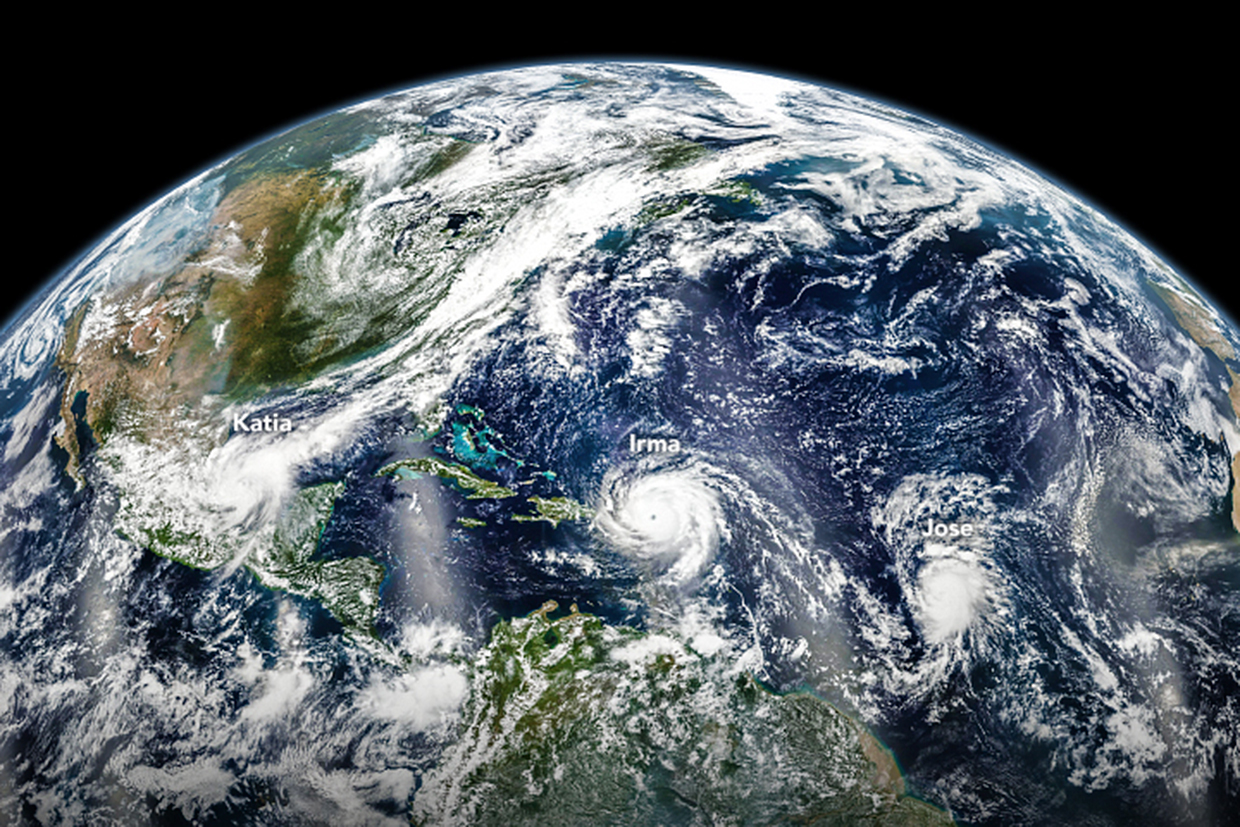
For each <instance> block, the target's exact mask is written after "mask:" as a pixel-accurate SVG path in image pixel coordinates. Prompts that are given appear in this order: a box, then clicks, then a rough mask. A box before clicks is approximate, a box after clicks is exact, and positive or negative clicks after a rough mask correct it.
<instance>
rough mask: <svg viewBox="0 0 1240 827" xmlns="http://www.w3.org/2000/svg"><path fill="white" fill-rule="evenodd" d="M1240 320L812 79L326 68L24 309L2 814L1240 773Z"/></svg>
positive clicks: (12, 356) (1098, 820) (990, 806)
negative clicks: (341, 78) (409, 82)
mask: <svg viewBox="0 0 1240 827" xmlns="http://www.w3.org/2000/svg"><path fill="white" fill-rule="evenodd" d="M1237 348H1240V329H1238V328H1237V326H1236V323H1235V322H1234V321H1233V320H1232V319H1230V318H1228V316H1227V315H1226V313H1225V312H1223V311H1222V310H1220V309H1219V308H1218V307H1217V306H1215V305H1214V304H1213V303H1212V302H1211V301H1210V300H1209V299H1208V298H1207V297H1205V296H1204V295H1203V294H1202V293H1201V292H1200V291H1198V290H1197V289H1196V288H1195V287H1194V286H1193V284H1192V283H1191V281H1190V280H1189V278H1188V277H1186V276H1185V275H1184V274H1181V273H1177V272H1176V271H1175V270H1174V269H1173V268H1171V267H1170V266H1168V265H1167V264H1166V263H1165V262H1163V261H1162V260H1160V259H1159V258H1158V256H1156V255H1155V254H1154V253H1153V252H1151V251H1150V250H1149V249H1147V248H1146V247H1145V246H1143V244H1142V243H1141V242H1139V241H1138V240H1136V239H1134V238H1133V237H1132V236H1131V235H1129V234H1128V233H1126V232H1125V231H1124V230H1123V229H1121V228H1120V227H1118V226H1116V225H1115V224H1114V223H1112V222H1111V221H1109V220H1108V219H1107V218H1106V217H1104V216H1103V215H1101V214H1099V213H1098V212H1097V211H1095V210H1094V209H1092V208H1091V207H1090V206H1089V205H1087V204H1086V203H1084V202H1083V201H1081V200H1080V199H1079V198H1077V197H1075V196H1074V195H1072V194H1069V193H1067V192H1065V191H1063V190H1061V189H1059V188H1057V187H1056V186H1055V185H1053V184H1051V183H1049V182H1048V181H1046V180H1045V179H1043V178H1041V177H1039V175H1038V174H1036V173H1035V172H1033V171H1031V170H1029V169H1027V168H1026V167H1024V166H1022V165H1020V164H1019V163H1017V162H1015V161H1013V160H1011V159H1009V158H1006V157H1004V156H1003V155H1001V154H999V153H997V152H995V151H993V150H991V149H988V148H986V147H984V146H981V145H979V144H978V143H976V142H974V141H972V140H970V139H969V138H967V137H964V136H962V135H960V134H957V133H955V132H952V131H950V130H948V129H945V128H943V127H941V126H938V125H936V124H934V123H932V122H930V121H928V120H925V119H924V118H922V117H920V116H917V115H913V114H909V113H906V112H902V111H899V110H898V109H895V108H892V107H891V106H888V105H886V104H883V103H878V102H873V101H869V100H864V99H861V98H858V97H855V96H852V95H849V94H844V93H841V92H838V91H834V90H832V89H828V88H824V87H821V86H817V85H814V84H810V83H806V82H802V81H795V80H788V79H784V78H777V77H768V76H764V75H759V74H753V73H749V72H740V71H736V70H730V69H720V68H712V67H698V66H680V65H663V64H643V63H615V62H605V61H604V62H597V63H581V64H572V65H563V66H539V67H526V68H516V69H510V70H504V71H497V72H491V73H487V74H479V75H473V76H468V77H461V78H456V79H452V80H445V81H440V82H435V83H431V84H428V85H423V86H419V87H416V88H413V89H409V90H407V91H402V92H400V93H397V94H392V95H388V96H385V97H382V98H379V99H376V100H372V101H368V102H365V103H360V104H358V105H354V106H350V107H348V108H346V109H343V110H340V111H338V112H335V113H332V114H329V115H327V116H325V117H321V118H318V119H317V120H313V121H311V122H309V123H306V124H304V125H302V126H299V127H296V128H294V129H292V130H290V131H288V132H286V133H284V134H281V135H278V136H276V137H273V138H270V139H268V140H265V141H263V142H261V143H259V144H257V145H255V146H254V147H252V148H250V149H247V150H245V151H244V152H241V153H240V154H238V155H236V156H235V157H233V158H230V159H228V160H227V161H225V162H223V163H221V164H219V165H218V166H216V167H214V168H212V169H210V170H207V171H206V172H204V173H203V174H201V175H200V176H198V177H196V178H195V179H193V180H192V181H189V182H188V183H186V184H184V185H183V186H180V187H178V188H177V189H176V190H175V191H173V192H171V193H169V194H167V195H166V196H165V197H163V198H161V199H160V200H158V201H157V202H156V203H154V204H152V205H151V206H149V207H148V208H146V209H145V210H143V211H142V212H141V213H140V214H138V215H136V216H134V217H133V218H132V219H131V220H129V221H128V222H126V223H125V224H123V225H122V226H120V227H119V228H117V229H116V230H115V231H114V232H112V233H111V235H109V236H108V237H107V238H106V239H104V240H103V241H102V242H101V243H100V244H99V245H98V246H97V247H96V248H95V249H93V250H92V251H90V252H89V253H88V254H87V255H85V256H84V257H83V258H82V259H81V260H80V261H79V262H78V263H76V264H75V265H74V266H73V267H71V268H70V269H68V270H67V271H66V272H64V273H63V274H59V275H58V276H57V277H56V278H54V279H52V280H51V281H49V282H48V284H47V285H46V286H45V288H44V290H43V292H42V293H41V294H40V295H39V296H38V297H37V298H36V299H34V300H32V302H31V303H30V304H29V305H28V306H27V307H26V308H25V309H24V310H23V311H22V313H21V314H19V315H18V316H17V317H15V318H14V319H11V320H10V321H9V323H8V325H7V327H6V328H5V329H4V331H3V332H2V333H0V441H2V442H3V445H4V449H3V456H2V458H0V514H2V518H0V813H2V814H3V815H2V817H0V820H3V821H5V822H6V823H14V824H67V823H75V824H86V823H89V824H135V825H174V824H199V825H226V824H281V825H291V824H332V825H350V824H357V825H372V824H410V823H412V824H416V825H440V824H445V825H450V824H461V825H473V824H504V825H514V824H540V825H560V824H562V825H591V824H599V825H604V824H605V825H622V824H623V825H656V824H657V825H708V824H709V825H751V824H771V825H774V824H788V825H791V824H814V825H834V824H841V825H843V824H875V825H877V824H883V825H891V824H916V825H938V824H952V823H955V824H962V825H1091V827H1097V826H1100V825H1122V824H1131V823H1159V824H1175V825H1206V824H1221V823H1223V822H1224V821H1225V820H1226V818H1227V817H1228V815H1229V814H1231V813H1233V812H1234V809H1233V808H1234V807H1235V806H1236V804H1237V801H1238V800H1240V683H1238V680H1240V678H1238V676H1240V539H1238V535H1240V502H1237V499H1236V491H1235V486H1236V479H1237V477H1240V427H1238V426H1240V419H1238V416H1240V357H1238V355H1237Z"/></svg>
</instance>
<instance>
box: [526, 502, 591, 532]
mask: <svg viewBox="0 0 1240 827" xmlns="http://www.w3.org/2000/svg"><path fill="white" fill-rule="evenodd" d="M526 502H530V503H533V505H534V509H535V510H536V511H537V512H538V513H537V514H532V515H527V514H516V515H514V516H513V519H514V520H518V521H520V522H525V523H531V522H537V521H539V520H542V521H545V522H548V523H551V527H552V528H556V527H558V526H559V525H560V523H562V522H564V521H565V520H588V519H590V518H591V517H593V516H594V512H593V511H592V510H590V509H589V508H588V507H586V506H584V505H582V504H581V503H579V502H577V501H576V500H570V499H569V498H568V497H551V498H549V499H548V498H544V497H530V498H529V499H527V500H526Z"/></svg>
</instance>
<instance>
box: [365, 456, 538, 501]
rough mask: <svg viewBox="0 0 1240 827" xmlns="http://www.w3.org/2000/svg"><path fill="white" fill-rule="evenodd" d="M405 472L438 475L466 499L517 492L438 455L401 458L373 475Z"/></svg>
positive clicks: (513, 494) (514, 494)
mask: <svg viewBox="0 0 1240 827" xmlns="http://www.w3.org/2000/svg"><path fill="white" fill-rule="evenodd" d="M407 472H413V474H414V475H418V474H429V475H430V476H433V477H439V478H440V479H441V480H444V481H445V482H449V483H451V484H452V485H454V486H455V487H456V488H458V489H460V490H461V491H463V492H466V497H467V499H471V500H478V499H483V498H486V499H493V500H500V499H504V498H505V497H515V496H517V492H515V491H513V490H512V489H510V488H505V487H503V486H502V485H500V484H499V483H497V482H492V481H491V480H488V479H484V478H483V477H480V476H478V475H477V474H475V473H474V472H473V471H471V470H469V469H468V468H466V467H465V466H464V465H457V464H455V463H451V462H445V461H444V460H442V459H439V458H438V457H420V458H417V459H402V460H397V461H396V462H393V463H390V464H388V465H385V466H383V467H382V468H380V469H379V470H378V471H376V472H375V476H377V477H379V476H389V477H398V478H399V477H401V476H402V475H405V476H407V475H408V474H407Z"/></svg>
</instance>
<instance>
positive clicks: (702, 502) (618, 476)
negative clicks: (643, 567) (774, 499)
mask: <svg viewBox="0 0 1240 827" xmlns="http://www.w3.org/2000/svg"><path fill="white" fill-rule="evenodd" d="M595 527H596V528H597V530H598V531H599V532H600V533H601V534H602V536H603V537H604V539H605V541H606V542H607V543H608V544H609V545H610V546H612V547H613V548H615V549H616V550H617V551H619V552H620V553H621V554H624V555H625V556H626V557H629V558H631V559H633V560H636V561H644V562H648V563H649V564H650V565H652V566H654V567H655V568H656V570H658V571H659V572H660V573H661V574H662V575H663V576H665V577H666V578H667V579H669V580H671V581H672V582H674V583H684V582H686V581H688V580H690V579H691V578H692V577H694V576H695V575H697V574H698V573H699V572H701V571H702V569H703V568H705V566H706V564H707V563H708V562H709V561H710V560H711V558H713V557H714V555H715V552H716V550H717V549H718V548H719V540H720V537H721V536H722V535H725V534H726V526H725V525H724V520H723V510H722V508H721V507H720V504H719V493H718V491H717V490H716V488H714V487H712V486H711V485H710V484H709V482H708V477H707V476H706V475H705V474H703V473H702V472H701V471H700V470H698V469H695V468H691V467H690V468H679V469H674V470H661V471H658V472H655V473H650V474H645V475H641V476H637V475H634V474H632V473H623V472H621V473H613V474H610V475H609V476H608V478H607V479H605V480H604V483H603V492H602V495H601V497H600V500H599V508H598V511H597V516H596V517H595Z"/></svg>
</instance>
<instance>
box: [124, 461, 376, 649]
mask: <svg viewBox="0 0 1240 827" xmlns="http://www.w3.org/2000/svg"><path fill="white" fill-rule="evenodd" d="M343 491H344V483H343V482H334V483H325V484H323V485H317V486H314V487H311V488H305V489H302V490H301V491H299V492H297V495H296V497H294V499H293V501H292V502H291V503H289V505H288V506H287V507H286V508H285V510H284V512H283V513H282V514H281V516H280V518H279V520H278V521H277V523H276V525H275V527H274V530H273V531H272V532H271V534H270V535H269V536H268V537H267V538H265V539H264V538H261V537H260V538H259V539H257V543H258V547H257V550H253V549H252V550H250V551H249V552H248V554H247V553H246V550H245V549H244V548H243V546H242V543H241V542H240V541H239V540H238V539H236V537H235V536H234V535H232V534H228V533H222V534H219V535H216V536H204V535H203V533H202V532H200V531H197V530H187V529H186V528H185V527H184V526H183V525H182V524H181V522H180V521H179V520H178V519H177V517H176V515H173V514H171V513H168V512H161V511H159V510H158V509H156V508H154V507H143V508H135V507H133V506H132V505H131V503H130V501H128V500H125V501H123V502H122V507H121V509H120V511H119V512H118V513H117V516H116V519H115V526H116V528H117V530H118V531H119V532H120V533H121V534H122V536H125V537H128V538H130V539H132V540H135V541H137V542H139V543H140V544H141V545H143V546H144V547H146V548H147V549H149V550H150V551H151V552H152V553H154V554H158V555H159V556H161V557H167V558H168V559H170V560H175V561H176V562H178V563H181V564H183V565H186V566H190V567H192V568H196V569H204V570H212V569H216V568H219V567H220V566H222V565H224V564H226V563H228V562H230V561H232V560H233V559H234V558H236V557H237V556H238V555H241V554H246V557H245V559H244V564H245V567H246V568H247V569H249V570H250V571H251V572H252V573H253V574H254V576H255V577H256V578H258V581H259V582H260V583H262V584H263V585H264V586H267V587H269V588H273V589H279V590H281V591H285V592H288V593H289V594H295V595H297V596H299V597H305V598H308V599H310V600H316V601H318V602H319V603H321V604H322V605H323V607H324V608H326V609H327V610H328V611H329V612H330V613H331V615H332V617H334V618H336V620H338V621H340V624H341V625H342V626H344V628H345V630H346V631H347V632H348V633H349V634H351V635H353V636H355V637H364V638H370V639H374V640H377V639H378V634H377V632H376V631H375V627H374V619H375V613H376V611H377V610H378V608H379V585H380V584H381V583H382V582H383V577H384V569H383V566H382V565H380V564H379V563H378V562H376V561H374V560H372V559H370V558H368V557H350V558H345V559H340V560H325V559H320V558H316V557H315V554H316V552H317V550H318V547H319V540H320V538H321V537H322V535H323V529H324V527H325V526H326V525H327V522H328V521H329V520H330V519H331V515H332V511H333V510H334V509H335V505H336V500H337V499H338V498H339V497H340V495H341V493H343Z"/></svg>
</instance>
